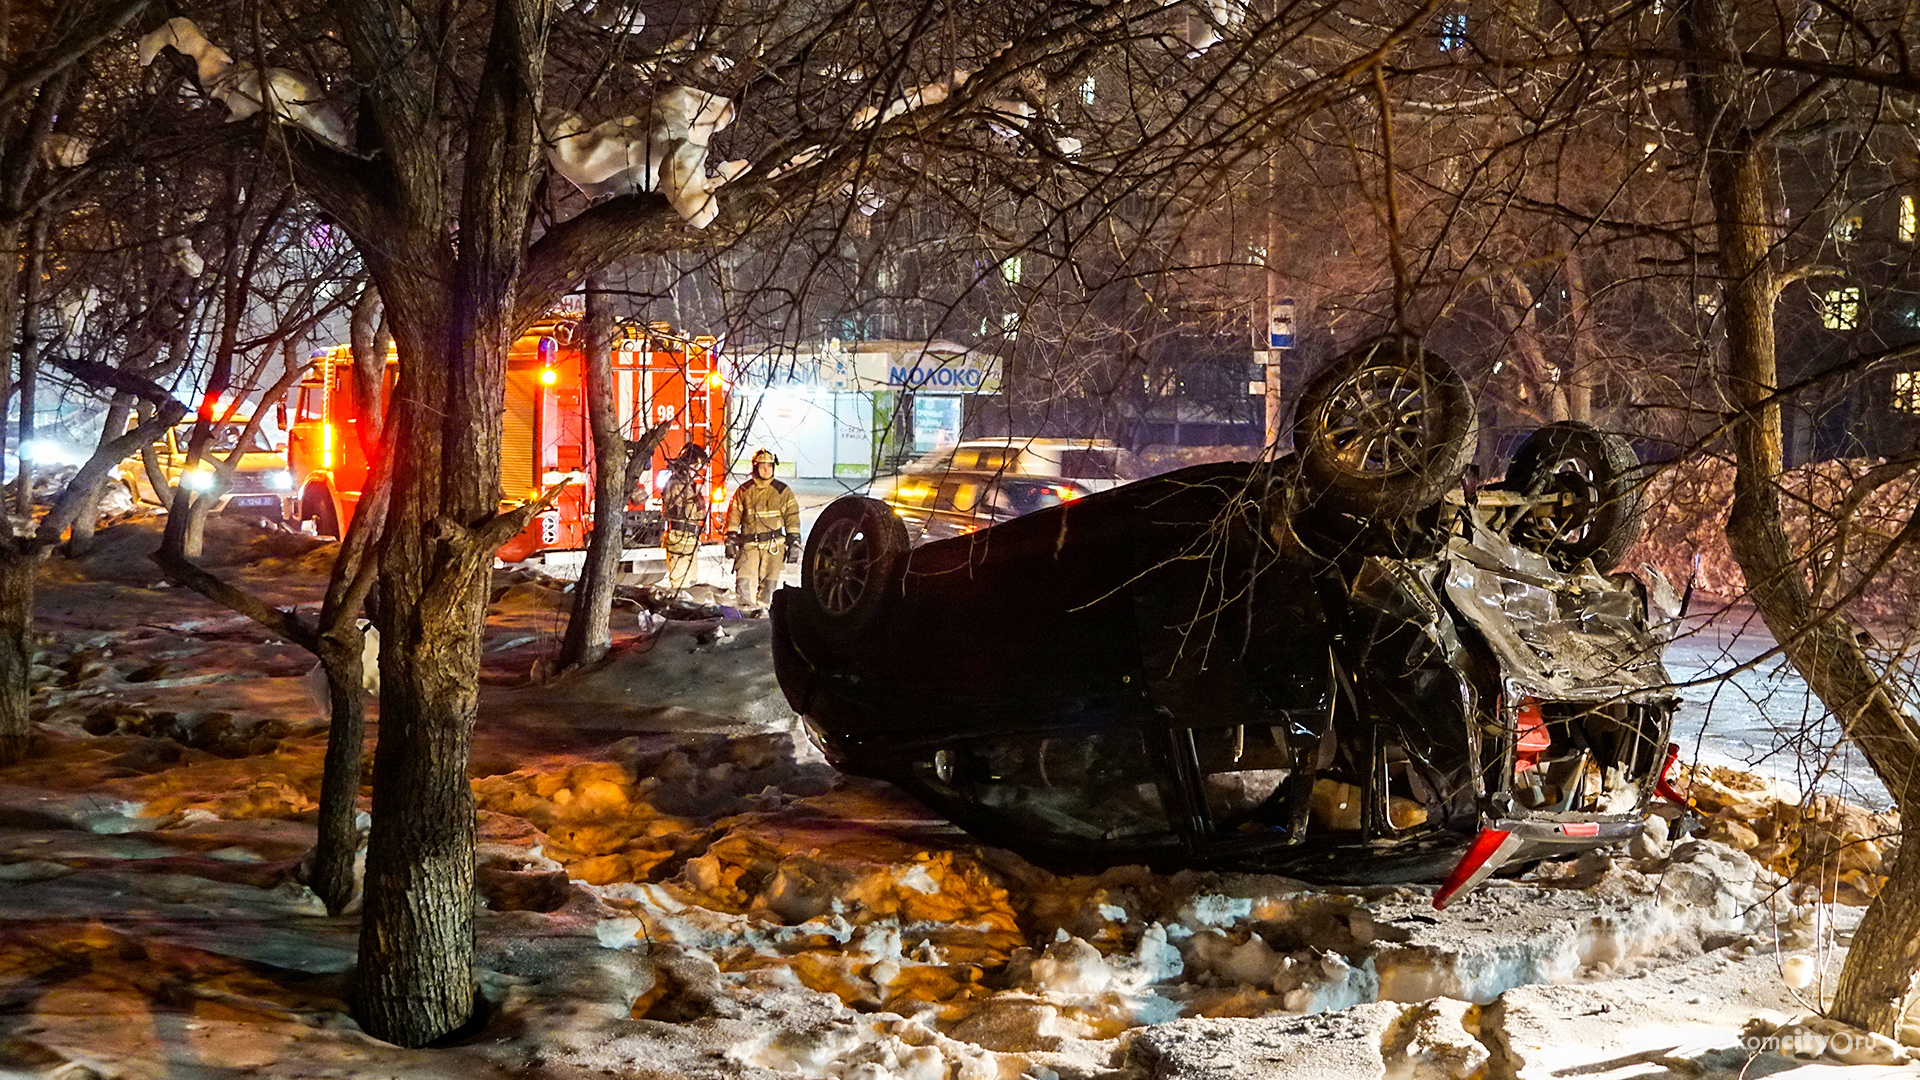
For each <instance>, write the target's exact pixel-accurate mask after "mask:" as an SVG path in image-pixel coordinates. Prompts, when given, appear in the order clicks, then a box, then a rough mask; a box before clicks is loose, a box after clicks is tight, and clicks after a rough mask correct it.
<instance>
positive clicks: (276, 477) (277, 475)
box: [266, 469, 293, 491]
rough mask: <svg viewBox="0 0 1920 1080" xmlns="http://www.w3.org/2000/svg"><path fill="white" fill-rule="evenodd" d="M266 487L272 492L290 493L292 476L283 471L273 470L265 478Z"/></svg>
mask: <svg viewBox="0 0 1920 1080" xmlns="http://www.w3.org/2000/svg"><path fill="white" fill-rule="evenodd" d="M266 481H267V487H268V488H269V489H270V490H273V491H292V490H293V474H292V473H290V472H288V471H287V470H285V469H275V470H273V471H272V472H270V473H268V474H267V476H266Z"/></svg>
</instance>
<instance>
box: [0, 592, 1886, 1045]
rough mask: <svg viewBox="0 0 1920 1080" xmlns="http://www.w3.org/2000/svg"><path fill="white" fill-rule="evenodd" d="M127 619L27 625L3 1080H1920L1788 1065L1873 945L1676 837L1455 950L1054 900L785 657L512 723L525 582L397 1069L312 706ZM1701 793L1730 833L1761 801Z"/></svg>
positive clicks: (267, 649)
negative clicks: (450, 1007)
mask: <svg viewBox="0 0 1920 1080" xmlns="http://www.w3.org/2000/svg"><path fill="white" fill-rule="evenodd" d="M287 558H288V559H292V558H294V557H293V556H287ZM248 573H252V574H256V575H259V576H260V578H261V580H262V581H263V582H265V581H267V580H269V579H277V580H278V581H279V583H280V587H289V586H287V584H286V583H287V581H289V580H291V579H293V578H295V577H297V576H298V575H297V574H293V573H291V572H290V570H289V567H288V566H287V565H275V564H271V561H270V560H269V564H268V565H265V566H259V565H256V566H255V567H254V568H253V569H251V570H249V571H248ZM81 576H82V575H77V574H76V575H74V577H76V578H78V577H81ZM135 576H136V577H137V575H135ZM102 577H105V578H108V580H104V581H103V580H101V578H102ZM308 580H309V581H311V580H312V579H311V578H309V579H308ZM150 585H151V583H150V582H129V581H115V580H113V579H111V576H110V575H95V576H93V577H89V578H86V579H84V580H68V581H49V582H48V583H46V584H45V585H44V586H43V597H42V601H43V603H42V619H43V622H42V625H43V627H44V628H45V629H46V630H47V631H48V633H49V636H48V639H47V640H46V641H44V643H43V644H42V646H41V650H40V655H39V656H38V657H37V658H36V660H37V664H38V666H37V667H36V668H35V689H34V708H35V716H36V720H37V727H36V732H37V734H38V737H39V742H38V744H37V745H36V750H35V756H34V757H33V759H31V760H29V761H28V762H26V763H24V764H22V765H19V766H15V767H13V768H10V769H6V770H0V882H4V887H0V942H4V947H0V994H3V995H4V1001H5V1009H4V1012H0V1075H6V1076H27V1077H48V1078H52V1077H83V1076H100V1077H130V1078H135V1077H138V1078H144V1077H162V1076H167V1077H199V1076H206V1077H212V1076H223V1077H224V1076H231V1075H235V1074H237V1073H241V1072H247V1071H251V1072H255V1073H258V1074H261V1075H272V1076H329V1077H347V1078H361V1077H366V1078H369V1080H370V1078H372V1077H376V1076H379V1077H427V1076H435V1077H440V1076H447V1075H462V1074H471V1075H494V1074H507V1073H512V1074H514V1075H525V1076H536V1077H576V1076H586V1075H600V1074H609V1073H610V1074H614V1075H628V1076H640V1077H647V1076H662V1077H665V1076H676V1077H681V1076H683V1077H806V1078H829V1077H832V1078H844V1080H856V1078H857V1080H885V1078H900V1080H968V1078H981V1080H986V1078H1013V1077H1032V1078H1035V1080H1040V1078H1047V1077H1054V1078H1068V1077H1085V1078H1092V1077H1106V1078H1114V1080H1121V1078H1136V1077H1137V1078H1140V1080H1147V1078H1150V1077H1151V1078H1162V1077H1176V1078H1199V1077H1215V1076H1218V1077H1229V1076H1231V1077H1235V1078H1246V1077H1266V1076H1271V1077H1288V1078H1295V1077H1308V1078H1314V1077H1329V1078H1332V1077H1338V1078H1341V1080H1348V1078H1352V1077H1360V1076H1382V1077H1385V1076H1393V1077H1419V1078H1434V1080H1441V1078H1460V1080H1465V1078H1469V1077H1483V1076H1490V1077H1536V1076H1537V1077H1547V1076H1568V1075H1581V1076H1602V1077H1607V1076H1622V1077H1624V1076H1642V1075H1654V1076H1657V1075H1687V1076H1727V1077H1733V1076H1738V1075H1741V1074H1742V1073H1743V1070H1744V1071H1745V1072H1746V1073H1748V1074H1751V1075H1761V1074H1769V1075H1778V1074H1781V1073H1783V1072H1784V1073H1787V1074H1789V1075H1792V1074H1794V1073H1803V1074H1804V1075H1806V1076H1809V1077H1811V1076H1814V1075H1820V1076H1848V1077H1850V1076H1859V1077H1867V1076H1878V1075H1886V1074H1888V1073H1890V1072H1899V1073H1902V1074H1911V1073H1912V1071H1913V1067H1912V1066H1910V1065H1907V1064H1904V1062H1905V1059H1906V1051H1905V1050H1904V1049H1903V1048H1901V1047H1899V1046H1897V1045H1894V1044H1892V1043H1891V1042H1887V1041H1885V1040H1881V1041H1878V1042H1876V1041H1874V1040H1871V1039H1867V1038H1865V1037H1864V1036H1858V1037H1856V1035H1854V1034H1850V1033H1848V1032H1845V1031H1841V1030H1836V1029H1827V1028H1823V1027H1821V1026H1820V1024H1819V1023H1818V1022H1810V1023H1805V1024H1802V1025H1801V1026H1799V1027H1792V1026H1788V1025H1789V1024H1790V1022H1791V1021H1793V1020H1794V1019H1795V1018H1796V1017H1803V1016H1805V1015H1807V1014H1809V1013H1811V1012H1812V1011H1813V1006H1815V1005H1816V1004H1817V1003H1818V1002H1819V1001H1820V1000H1821V995H1822V994H1823V993H1830V992H1831V988H1832V983H1833V979H1834V977H1835V976H1836V975H1837V972H1838V970H1839V964H1840V962H1841V960H1842V958H1843V957H1844V942H1845V940H1846V936H1847V934H1848V932H1849V931H1850V929H1851V927H1852V926H1853V924H1854V923H1855V922H1856V921H1857V918H1858V915H1859V910H1860V909H1859V908H1857V907H1850V906H1846V905H1840V904H1833V903H1823V902H1821V887H1820V886H1819V884H1817V883H1814V884H1809V883H1806V882H1791V883H1790V882H1788V881H1787V880H1786V879H1784V878H1782V877H1780V876H1779V875H1778V874H1776V873H1775V872H1774V869H1771V868H1769V864H1768V859H1769V858H1774V857H1773V856H1769V855H1768V852H1767V851H1766V850H1764V849H1760V848H1756V849H1755V851H1756V853H1757V854H1759V855H1762V856H1767V858H1756V856H1755V855H1754V854H1749V853H1748V852H1747V851H1745V850H1741V848H1740V847H1739V846H1738V844H1730V843H1723V842H1721V840H1720V839H1716V838H1708V837H1716V836H1721V835H1723V834H1724V833H1725V830H1724V829H1722V830H1720V832H1714V831H1709V832H1708V834H1707V835H1706V836H1689V837H1679V838H1671V839H1670V838H1668V837H1667V836H1666V835H1664V830H1659V829H1656V830H1654V831H1653V832H1652V833H1650V834H1649V835H1648V836H1645V837H1643V838H1641V840H1639V841H1636V842H1635V843H1634V844H1633V845H1632V846H1631V848H1630V850H1625V851H1619V852H1613V853H1594V854H1589V855H1587V856H1583V857H1582V858H1580V859H1579V860H1577V861H1573V862H1567V863H1555V864H1547V865H1544V866H1541V867H1538V868H1535V869H1534V870H1532V871H1531V872H1529V873H1528V874H1526V875H1525V876H1522V877H1519V878H1515V879H1496V880H1494V881H1492V882H1490V883H1488V884H1487V885H1486V886H1484V887H1483V888H1481V889H1480V890H1478V891H1476V892H1474V893H1472V894H1470V895H1469V896H1467V897H1465V898H1464V899H1462V900H1460V901H1458V902H1456V903H1455V904H1454V905H1453V906H1452V907H1450V908H1448V909H1447V910H1446V911H1444V912H1435V911H1433V910H1432V908H1431V905H1430V899H1431V895H1432V894H1431V890H1430V889H1429V888H1417V887H1373V888H1329V887H1318V886H1312V885H1307V884H1303V883H1300V882H1296V881H1291V880H1288V879H1284V878H1279V877H1274V876H1268V875H1253V874H1226V873H1200V872H1182V873H1176V874H1153V873H1149V872H1148V871H1146V870H1144V869H1141V868H1137V867H1122V868H1116V869H1113V870H1110V871H1108V872H1106V873H1103V874H1099V875H1089V876H1062V875H1055V874H1051V873H1048V872H1046V871H1043V870H1040V869H1038V868H1035V867H1033V866H1032V865H1030V864H1027V863H1025V862H1024V861H1022V860H1021V859H1019V858H1018V857H1016V856H1014V855H1012V854H1010V853H1008V852H1005V851H1002V850H998V849H993V848H990V847H985V846H983V845H981V844H979V843H977V842H975V841H973V840H972V839H971V838H970V837H968V836H967V835H966V834H964V833H961V832H959V831H957V830H955V829H953V828H952V827H951V826H949V825H947V824H946V823H945V822H943V821H941V820H940V819H938V818H936V817H934V816H933V815H931V814H930V813H929V812H928V811H927V810H926V809H925V808H923V807H920V806H919V805H918V804H916V803H914V802H912V801H911V800H909V799H907V798H905V797H904V796H902V795H900V794H899V793H897V792H895V791H893V790H892V789H890V788H888V787H886V786H885V785H880V784H875V783H870V782H867V781H862V780H855V779H848V778H844V777H840V776H838V775H837V774H835V773H834V772H833V771H832V770H831V769H829V768H828V767H827V766H826V765H825V764H824V763H822V762H821V761H819V759H818V757H817V755H815V754H812V753H810V752H809V748H807V747H806V746H805V745H804V743H803V742H802V743H801V744H800V745H798V746H796V741H795V728H794V725H793V718H792V717H791V716H790V714H787V713H786V711H785V709H784V706H783V705H782V704H781V703H780V699H779V696H778V692H777V690H776V689H775V688H774V687H773V685H772V680H771V669H770V662H769V660H768V656H767V627H766V625H765V624H764V623H754V622H745V621H738V620H733V621H727V622H725V623H724V624H715V623H712V622H705V623H702V622H670V623H668V624H667V625H666V626H665V627H664V628H662V629H661V630H660V632H659V633H658V635H657V636H655V637H653V638H651V639H650V640H640V639H628V640H626V641H623V642H622V643H621V647H620V649H619V650H618V651H617V653H616V655H615V657H614V658H613V659H612V660H610V661H609V662H608V663H607V664H606V665H604V666H603V667H601V668H599V669H597V670H596V671H594V672H591V673H589V674H587V675H586V676H584V677H578V678H572V679H569V680H565V681H562V682H560V683H557V684H554V685H551V686H545V687H526V686H524V685H521V686H516V685H512V683H513V682H514V681H515V678H516V676H515V672H516V671H517V672H518V673H519V674H520V675H524V673H525V671H526V670H527V669H528V668H529V667H531V666H532V663H533V661H534V660H536V659H538V657H539V655H541V650H543V649H544V650H549V651H550V650H551V648H552V647H553V635H554V634H555V633H557V632H558V629H559V628H560V626H561V624H562V622H563V619H561V618H559V617H557V615H556V605H557V604H558V603H559V600H558V598H557V597H556V596H553V595H549V594H548V592H547V591H544V589H543V587H540V586H538V585H537V583H536V584H535V585H532V586H529V585H528V584H526V583H522V584H521V585H518V586H515V590H516V591H514V592H512V593H511V594H503V595H502V596H501V600H502V603H501V604H499V605H497V606H496V609H495V612H494V617H493V620H492V623H491V625H490V628H489V636H488V646H487V650H488V651H487V654H486V665H487V682H488V684H489V685H486V686H484V687H483V697H482V705H481V718H480V726H479V731H478V733H477V735H476V742H475V752H474V758H473V767H472V775H473V779H474V791H475V797H476V801H477V804H478V807H479V831H480V840H481V848H480V860H479V871H478V884H479V890H480V893H481V896H482V908H481V910H480V911H479V913H478V919H477V929H478V934H479V944H480V966H481V971H480V972H479V987H480V993H481V995H482V999H483V1001H484V1006H485V1007H484V1009H483V1014H482V1017H481V1020H480V1023H479V1025H478V1027H477V1029H476V1030H474V1031H471V1032H467V1033H464V1034H463V1035H462V1036H461V1037H459V1038H458V1039H456V1040H454V1042H453V1045H450V1046H447V1047H444V1048H440V1049H434V1050H418V1051H413V1050H401V1049H398V1048H394V1047H391V1046H388V1045H385V1044H382V1043H379V1042H377V1041H375V1040H372V1039H370V1038H368V1037H367V1036H365V1035H364V1034H363V1033H361V1032H360V1031H359V1029H358V1027H357V1026H356V1025H355V1024H354V1023H353V1021H352V1020H351V1018H350V1015H349V1012H348V1010H347V1008H346V1004H345V1002H344V1000H343V994H344V990H345V985H346V978H345V975H346V973H347V971H348V969H349V967H350V965H351V964H352V962H353V957H354V950H355V944H356V942H355V936H356V933H357V923H356V920H355V918H354V917H353V916H352V914H351V913H349V914H348V915H345V916H341V917H329V916H327V915H326V913H325V912H324V910H323V909H322V908H321V906H320V905H319V904H318V903H317V902H316V901H315V900H314V898H313V896H312V894H311V893H310V892H309V891H308V890H307V889H306V888H305V886H304V885H302V884H301V883H300V872H301V866H300V860H301V859H302V857H303V856H304V855H305V854H306V852H307V850H308V848H309V847H310V846H311V843H312V837H313V825H312V821H313V810H314V805H315V796H316V795H317V791H318V770H319V755H320V751H321V747H322V745H323V742H324V738H325V729H324V725H322V724H321V723H320V722H319V720H318V718H317V717H316V716H315V714H314V712H313V706H312V704H311V702H310V701H309V700H308V697H307V692H306V689H305V687H304V680H303V676H304V674H305V671H306V668H307V667H308V666H310V665H309V664H308V663H307V662H306V661H305V659H304V658H303V657H302V656H301V655H300V654H299V653H298V652H297V650H293V649H291V648H289V647H286V646H283V645H279V644H277V643H275V642H273V641H272V640H271V639H270V638H268V637H267V636H266V635H265V634H263V633H261V632H258V631H256V630H254V629H252V628H250V627H249V626H247V625H246V624H245V623H244V622H242V621H238V620H235V619H232V618H230V617H226V616H223V615H222V614H221V613H219V612H217V611H214V610H212V609H210V608H207V607H206V606H205V605H203V604H201V603H199V602H198V601H197V600H195V599H193V598H190V597H185V596H182V595H181V594H179V593H178V592H177V591H174V590H165V589H154V588H152V587H150ZM716 629H717V630H721V631H722V632H721V633H715V632H714V631H715V630H716ZM1701 783H1702V785H1703V786H1702V787H1701V791H1702V792H1703V794H1704V793H1707V792H1709V791H1710V790H1711V791H1712V792H1714V793H1716V795H1715V797H1716V798H1719V799H1720V800H1721V801H1720V802H1717V803H1715V804H1714V805H1716V806H1722V805H1724V806H1729V807H1732V806H1737V807H1743V808H1745V809H1743V810H1742V811H1741V812H1743V813H1755V812H1757V811H1754V810H1752V807H1754V806H1758V805H1761V803H1762V802H1763V801H1764V798H1765V797H1766V796H1764V794H1762V793H1760V792H1761V788H1760V787H1758V786H1754V787H1752V788H1751V789H1750V790H1749V789H1738V785H1737V784H1736V785H1735V786H1734V787H1729V786H1728V782H1727V781H1725V778H1724V777H1722V778H1721V779H1717V780H1712V781H1709V779H1708V778H1707V777H1705V776H1703V777H1702V780H1701ZM1730 812H1731V811H1729V813H1730ZM1862 813H1864V812H1862ZM1718 820H1719V819H1717V818H1716V821H1718ZM1716 827H1717V826H1716ZM1774 865H1782V864H1779V863H1778V859H1777V858H1774ZM1794 1053H1799V1054H1801V1055H1803V1056H1804V1058H1805V1060H1803V1059H1802V1058H1801V1057H1795V1056H1793V1054H1794Z"/></svg>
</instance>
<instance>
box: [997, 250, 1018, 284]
mask: <svg viewBox="0 0 1920 1080" xmlns="http://www.w3.org/2000/svg"><path fill="white" fill-rule="evenodd" d="M1000 276H1001V277H1003V278H1006V279H1007V284H1009V285H1018V284H1020V256H1018V255H1015V256H1013V257H1012V258H1009V259H1007V260H1006V261H1005V262H1003V263H1001V264H1000Z"/></svg>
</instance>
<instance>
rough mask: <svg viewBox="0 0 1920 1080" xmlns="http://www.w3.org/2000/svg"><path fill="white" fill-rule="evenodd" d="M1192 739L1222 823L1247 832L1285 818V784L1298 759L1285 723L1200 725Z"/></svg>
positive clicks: (1210, 800)
mask: <svg viewBox="0 0 1920 1080" xmlns="http://www.w3.org/2000/svg"><path fill="white" fill-rule="evenodd" d="M1192 739H1193V749H1194V753H1195V755H1196V756H1197V757H1198V758H1199V765H1200V776H1201V788H1202V790H1203V791H1204V792H1205V793H1206V798H1207V811H1208V813H1209V814H1211V815H1212V817H1213V820H1214V822H1215V823H1216V825H1217V826H1223V827H1225V828H1226V829H1228V830H1238V831H1243V832H1244V831H1248V830H1257V829H1260V828H1262V827H1272V826H1275V825H1279V824H1281V823H1282V822H1283V821H1284V820H1285V818H1284V815H1285V814H1286V811H1287V807H1286V805H1285V794H1284V793H1283V792H1281V790H1280V788H1281V785H1282V784H1283V783H1284V782H1285V781H1286V779H1287V777H1288V775H1289V774H1290V771H1291V769H1292V768H1293V761H1292V759H1291V758H1290V757H1289V756H1288V754H1287V736H1286V732H1285V730H1284V729H1283V728H1279V727H1269V726H1262V725H1257V724H1247V725H1243V726H1235V727H1229V728H1195V729H1193V732H1192Z"/></svg>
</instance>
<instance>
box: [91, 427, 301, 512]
mask: <svg viewBox="0 0 1920 1080" xmlns="http://www.w3.org/2000/svg"><path fill="white" fill-rule="evenodd" d="M245 431H246V419H245V418H244V417H242V418H236V419H235V420H233V421H232V422H228V423H221V424H217V425H215V426H214V429H213V441H212V442H211V443H210V444H209V445H208V446H207V448H206V450H205V451H204V454H203V456H202V458H201V459H200V460H199V461H197V462H195V463H194V464H193V467H192V468H188V467H187V449H188V444H189V442H190V440H191V439H192V438H193V424H191V423H186V424H181V425H179V426H177V427H174V428H170V429H168V430H167V431H166V432H165V433H164V434H162V435H161V436H160V438H158V439H156V440H154V442H153V456H154V462H155V464H156V465H158V467H159V470H160V475H161V479H162V482H163V486H165V487H168V488H171V487H173V486H174V485H176V484H178V485H179V486H181V487H183V488H186V489H187V490H189V491H193V492H196V493H201V494H205V493H207V492H213V491H216V490H217V491H218V492H219V500H218V501H217V502H216V503H215V504H214V509H213V512H214V513H217V514H227V515H230V516H236V517H246V518H257V519H262V520H267V521H279V520H282V518H283V517H284V513H285V500H286V497H287V496H288V495H289V494H291V493H292V491H293V474H292V473H291V472H289V471H288V470H287V456H286V455H285V454H283V453H281V452H280V451H278V450H275V449H274V448H273V447H272V446H269V445H268V444H267V442H266V440H265V439H263V438H262V437H261V436H260V435H259V434H257V433H256V434H255V435H254V436H253V438H252V439H251V440H249V441H248V443H247V445H246V449H245V450H244V451H242V452H241V454H240V457H239V459H238V460H236V461H235V462H234V467H233V475H232V476H231V477H230V478H229V479H228V480H227V482H226V483H225V484H224V485H223V484H222V483H221V481H220V475H219V472H218V471H217V470H216V469H215V468H214V462H213V461H212V460H209V458H212V457H217V458H219V459H220V460H221V461H225V460H227V459H228V458H229V457H230V456H231V455H232V454H233V452H234V450H235V449H236V448H237V447H239V446H240V439H241V436H242V435H243V434H244V433H245ZM120 478H121V483H122V484H123V485H125V488H126V491H127V493H128V495H130V496H131V497H132V498H133V499H134V500H135V501H136V502H143V503H148V504H151V505H155V506H163V505H165V502H164V501H163V500H162V499H161V497H160V494H159V492H157V491H156V490H155V488H154V479H153V477H152V476H150V475H149V474H148V471H147V467H146V462H145V460H144V457H143V456H142V455H140V454H135V455H133V456H132V457H129V458H127V459H126V460H125V461H123V462H121V463H120Z"/></svg>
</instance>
